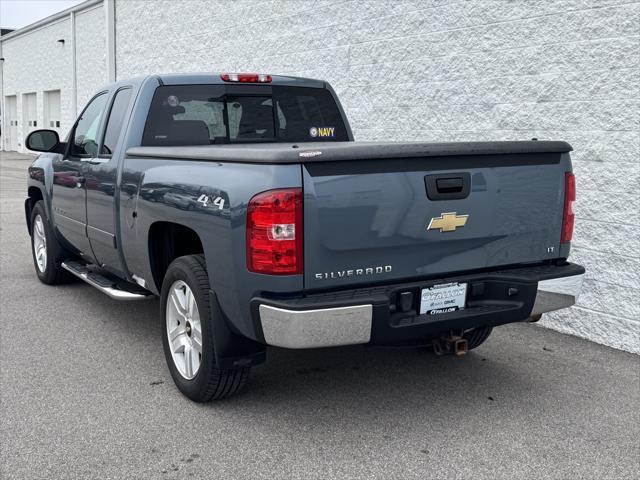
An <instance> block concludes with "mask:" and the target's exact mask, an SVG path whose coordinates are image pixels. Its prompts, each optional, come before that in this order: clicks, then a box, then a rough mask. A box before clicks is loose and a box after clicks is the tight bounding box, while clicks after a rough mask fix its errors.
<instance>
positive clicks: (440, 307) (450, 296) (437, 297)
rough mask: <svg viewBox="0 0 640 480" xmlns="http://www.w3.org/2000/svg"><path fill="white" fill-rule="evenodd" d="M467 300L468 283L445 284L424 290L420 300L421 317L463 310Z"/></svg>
mask: <svg viewBox="0 0 640 480" xmlns="http://www.w3.org/2000/svg"><path fill="white" fill-rule="evenodd" d="M466 298H467V284H466V283H444V284H442V285H434V286H433V287H429V288H423V289H422V297H421V298H420V315H422V314H425V313H426V314H427V315H435V314H438V313H447V312H455V311H456V310H463V309H464V304H465V299H466Z"/></svg>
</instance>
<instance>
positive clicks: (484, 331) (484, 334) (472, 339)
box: [463, 327, 493, 350]
mask: <svg viewBox="0 0 640 480" xmlns="http://www.w3.org/2000/svg"><path fill="white" fill-rule="evenodd" d="M492 331H493V327H478V328H474V329H473V330H471V331H470V332H467V333H465V334H464V335H463V337H464V338H465V339H466V340H467V344H468V346H469V350H473V349H474V348H478V347H479V346H480V345H482V344H483V343H484V342H485V341H486V340H487V338H489V335H491V332H492Z"/></svg>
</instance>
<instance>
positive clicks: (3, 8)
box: [0, 0, 84, 28]
mask: <svg viewBox="0 0 640 480" xmlns="http://www.w3.org/2000/svg"><path fill="white" fill-rule="evenodd" d="M83 1H84V0H0V27H2V28H22V27H25V26H27V25H29V24H31V23H34V22H37V21H38V20H40V19H42V18H45V17H48V16H49V15H53V14H54V13H56V12H59V11H61V10H65V9H67V8H69V7H72V6H74V5H77V4H78V3H82V2H83Z"/></svg>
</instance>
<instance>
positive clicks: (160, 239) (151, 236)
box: [147, 221, 205, 292]
mask: <svg viewBox="0 0 640 480" xmlns="http://www.w3.org/2000/svg"><path fill="white" fill-rule="evenodd" d="M147 248H148V252H149V268H150V270H151V274H152V276H153V282H154V284H155V287H156V289H157V291H158V292H160V291H161V290H162V282H163V280H164V277H165V274H166V273H167V269H168V268H169V265H170V264H171V262H173V261H174V260H175V259H176V258H178V257H182V256H184V255H196V254H202V255H204V254H205V252H204V246H203V243H202V239H201V237H200V235H199V234H198V232H196V231H195V230H194V229H193V228H191V227H188V226H186V225H183V224H180V223H177V222H168V221H157V222H153V223H152V224H151V225H150V226H149V232H148V234H147Z"/></svg>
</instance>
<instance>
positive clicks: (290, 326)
mask: <svg viewBox="0 0 640 480" xmlns="http://www.w3.org/2000/svg"><path fill="white" fill-rule="evenodd" d="M583 271H584V270H583ZM583 277H584V275H583V274H579V275H571V276H567V277H559V278H553V279H549V280H540V281H539V282H538V287H537V292H536V293H535V295H536V297H535V301H534V306H533V308H532V310H531V313H530V319H531V318H535V319H536V320H537V319H538V318H539V315H541V314H543V313H545V312H550V311H553V310H559V309H562V308H567V307H570V306H571V305H573V304H575V303H576V300H577V299H578V295H579V294H580V289H581V287H582V280H583ZM531 295H533V292H531ZM368 300H369V301H371V299H368ZM356 301H357V300H356ZM354 302H355V301H354ZM358 303H359V304H358V305H346V306H345V305H341V306H336V307H331V308H320V309H306V310H305V309H299V310H293V309H287V308H282V307H276V306H272V305H267V304H264V303H260V304H259V308H258V312H259V315H260V322H261V325H262V333H263V335H264V342H265V343H266V344H267V345H273V346H276V347H284V348H318V347H334V346H339V345H355V344H362V343H369V342H370V341H373V340H372V328H374V327H376V326H377V328H378V333H377V337H378V338H377V339H378V340H379V337H380V333H379V330H380V325H381V324H383V325H384V326H385V328H389V326H388V322H389V320H388V318H374V309H373V304H372V303H368V302H367V300H366V299H359V302H358ZM377 308H378V312H379V311H380V309H379V307H377ZM472 310H473V309H465V310H464V311H461V312H460V313H462V312H466V313H468V315H467V316H466V318H467V319H468V320H470V324H471V325H472V326H478V325H485V324H486V323H485V322H487V321H488V322H489V323H491V321H492V320H493V321H496V320H494V319H488V318H487V317H485V318H482V317H477V318H476V315H477V314H474V312H473V311H472ZM526 314H527V312H524V311H522V310H520V311H517V312H514V317H513V318H507V319H506V321H499V322H498V321H496V323H495V324H496V325H500V324H504V323H510V322H519V321H525V319H524V318H523V315H524V316H526ZM436 317H437V318H436ZM536 317H537V318H536ZM449 318H451V317H449ZM476 321H481V322H483V323H474V322H476ZM376 322H377V323H376ZM450 322H451V320H447V317H446V316H443V317H441V316H440V315H434V316H433V322H426V323H434V324H436V323H437V324H438V327H437V328H438V329H439V330H443V329H444V330H446V328H449V327H448V326H449V325H450ZM416 324H420V322H416ZM422 324H423V325H424V324H425V322H422ZM434 328H435V327H434ZM396 330H398V329H397V328H396ZM424 334H425V333H424V331H420V330H416V331H414V333H413V334H411V333H408V334H407V335H408V336H411V337H413V336H415V335H418V336H419V335H424ZM373 336H376V335H373ZM415 338H419V337H415ZM423 338H426V337H423Z"/></svg>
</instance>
